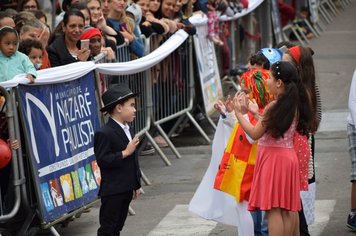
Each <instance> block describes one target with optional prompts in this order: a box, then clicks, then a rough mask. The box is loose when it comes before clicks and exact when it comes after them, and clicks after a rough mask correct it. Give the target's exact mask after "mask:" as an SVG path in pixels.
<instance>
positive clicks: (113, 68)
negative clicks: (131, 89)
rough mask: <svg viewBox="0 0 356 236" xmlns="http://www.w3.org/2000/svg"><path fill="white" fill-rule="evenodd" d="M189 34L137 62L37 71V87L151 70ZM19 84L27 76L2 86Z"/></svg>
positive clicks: (175, 37) (178, 36)
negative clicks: (94, 74) (89, 75)
mask: <svg viewBox="0 0 356 236" xmlns="http://www.w3.org/2000/svg"><path fill="white" fill-rule="evenodd" d="M187 38H188V34H187V33H186V32H185V31H184V30H179V31H177V32H176V33H175V34H174V35H172V36H171V37H170V38H169V39H168V40H167V41H166V42H165V43H164V44H162V45H161V46H160V47H159V48H157V49H156V50H155V51H153V52H151V53H150V54H148V55H147V56H144V57H141V58H139V59H137V60H133V61H129V62H120V63H103V64H95V63H94V62H91V61H88V62H75V63H71V64H68V65H64V66H58V67H54V68H50V69H44V70H39V71H37V78H36V80H35V84H36V85H41V84H54V83H63V82H68V81H71V80H75V79H77V78H80V77H82V76H84V75H86V74H87V73H89V72H90V71H92V70H95V69H97V70H98V71H99V72H101V73H103V74H111V75H128V74H133V73H138V72H141V71H144V70H147V69H149V68H151V67H152V66H154V65H156V64H157V63H159V62H160V61H162V60H163V59H164V58H166V57H167V56H169V55H170V54H171V53H172V52H173V51H174V50H176V49H177V48H178V47H179V46H180V45H181V44H182V43H183V42H184V41H185V40H186V39H187ZM19 84H28V79H27V78H26V75H25V74H19V75H17V76H15V77H14V78H13V79H12V80H8V81H4V82H1V83H0V86H2V87H4V88H6V89H10V88H13V87H16V86H17V85H19Z"/></svg>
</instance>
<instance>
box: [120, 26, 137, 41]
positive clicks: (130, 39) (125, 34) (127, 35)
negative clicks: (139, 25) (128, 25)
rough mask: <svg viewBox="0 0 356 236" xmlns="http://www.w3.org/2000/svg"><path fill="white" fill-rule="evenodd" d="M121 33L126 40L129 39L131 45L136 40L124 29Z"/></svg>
mask: <svg viewBox="0 0 356 236" xmlns="http://www.w3.org/2000/svg"><path fill="white" fill-rule="evenodd" d="M120 33H121V34H122V36H124V38H125V39H128V40H129V42H130V43H131V42H132V41H133V40H134V36H133V35H132V34H130V32H128V31H127V30H125V29H124V28H123V29H122V31H120Z"/></svg>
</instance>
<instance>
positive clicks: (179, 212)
mask: <svg viewBox="0 0 356 236" xmlns="http://www.w3.org/2000/svg"><path fill="white" fill-rule="evenodd" d="M335 204H336V201H335V200H316V201H315V222H314V224H312V225H309V233H310V235H313V236H319V235H321V234H322V232H323V230H324V228H325V226H326V225H327V223H328V222H329V220H330V214H331V213H332V212H333V211H334V207H335ZM216 225H217V222H215V221H209V220H205V219H203V218H200V217H198V216H195V215H194V214H192V213H190V212H189V210H188V205H176V206H175V207H174V208H173V209H172V210H171V211H170V212H169V213H168V214H167V215H166V216H165V217H164V218H163V219H162V220H161V222H160V223H158V225H157V226H156V227H155V228H154V229H153V230H152V231H151V232H150V233H149V234H148V235H147V236H179V235H181V236H183V235H184V236H192V235H194V236H206V235H209V233H210V232H211V231H212V230H213V229H214V228H215V227H216Z"/></svg>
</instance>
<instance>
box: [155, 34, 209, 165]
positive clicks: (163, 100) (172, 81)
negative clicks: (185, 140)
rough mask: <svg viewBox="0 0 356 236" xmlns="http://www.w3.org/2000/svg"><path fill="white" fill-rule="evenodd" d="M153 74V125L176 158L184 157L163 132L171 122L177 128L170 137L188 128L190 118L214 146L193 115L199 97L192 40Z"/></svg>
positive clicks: (171, 130) (171, 128)
mask: <svg viewBox="0 0 356 236" xmlns="http://www.w3.org/2000/svg"><path fill="white" fill-rule="evenodd" d="M153 74H156V78H153V81H154V84H153V104H154V105H153V108H154V110H153V113H154V116H153V124H154V126H155V127H156V128H157V130H158V132H159V133H160V134H161V135H162V137H163V138H164V139H165V141H166V142H167V144H168V145H169V147H170V148H171V149H172V151H173V153H174V154H175V155H176V157H177V158H181V155H180V154H179V152H178V150H177V149H176V148H175V146H174V145H173V143H172V142H171V140H170V138H169V135H167V133H166V131H165V130H164V129H163V128H162V125H163V124H164V123H166V122H168V121H174V124H173V123H172V124H171V125H170V127H167V128H168V130H170V131H169V132H168V133H169V134H172V133H173V131H175V130H176V129H177V128H178V126H179V125H184V124H185V122H184V121H185V119H186V118H187V119H189V120H190V121H191V123H192V124H193V125H194V126H195V128H197V130H198V131H199V133H200V134H201V135H202V136H203V138H204V139H205V140H206V141H207V142H208V143H210V142H211V140H210V139H209V137H208V136H207V135H206V133H205V132H204V130H203V129H202V128H201V127H200V125H199V124H198V122H197V121H196V120H195V119H194V117H193V115H192V114H191V111H192V109H193V104H194V102H193V101H194V93H195V85H194V63H193V46H192V38H191V37H189V39H188V40H186V41H185V42H184V43H183V44H182V45H181V46H180V47H179V48H178V49H177V50H176V51H174V52H173V53H172V54H171V55H170V56H169V57H167V58H166V59H165V60H163V61H162V62H161V63H160V65H159V67H158V70H157V68H156V69H155V73H153ZM166 164H167V163H166Z"/></svg>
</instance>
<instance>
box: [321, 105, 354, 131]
mask: <svg viewBox="0 0 356 236" xmlns="http://www.w3.org/2000/svg"><path fill="white" fill-rule="evenodd" d="M322 114H323V117H322V119H321V123H320V127H319V129H318V132H323V131H324V132H333V131H346V126H347V115H348V114H349V112H348V111H345V110H335V111H326V112H323V113H322Z"/></svg>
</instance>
